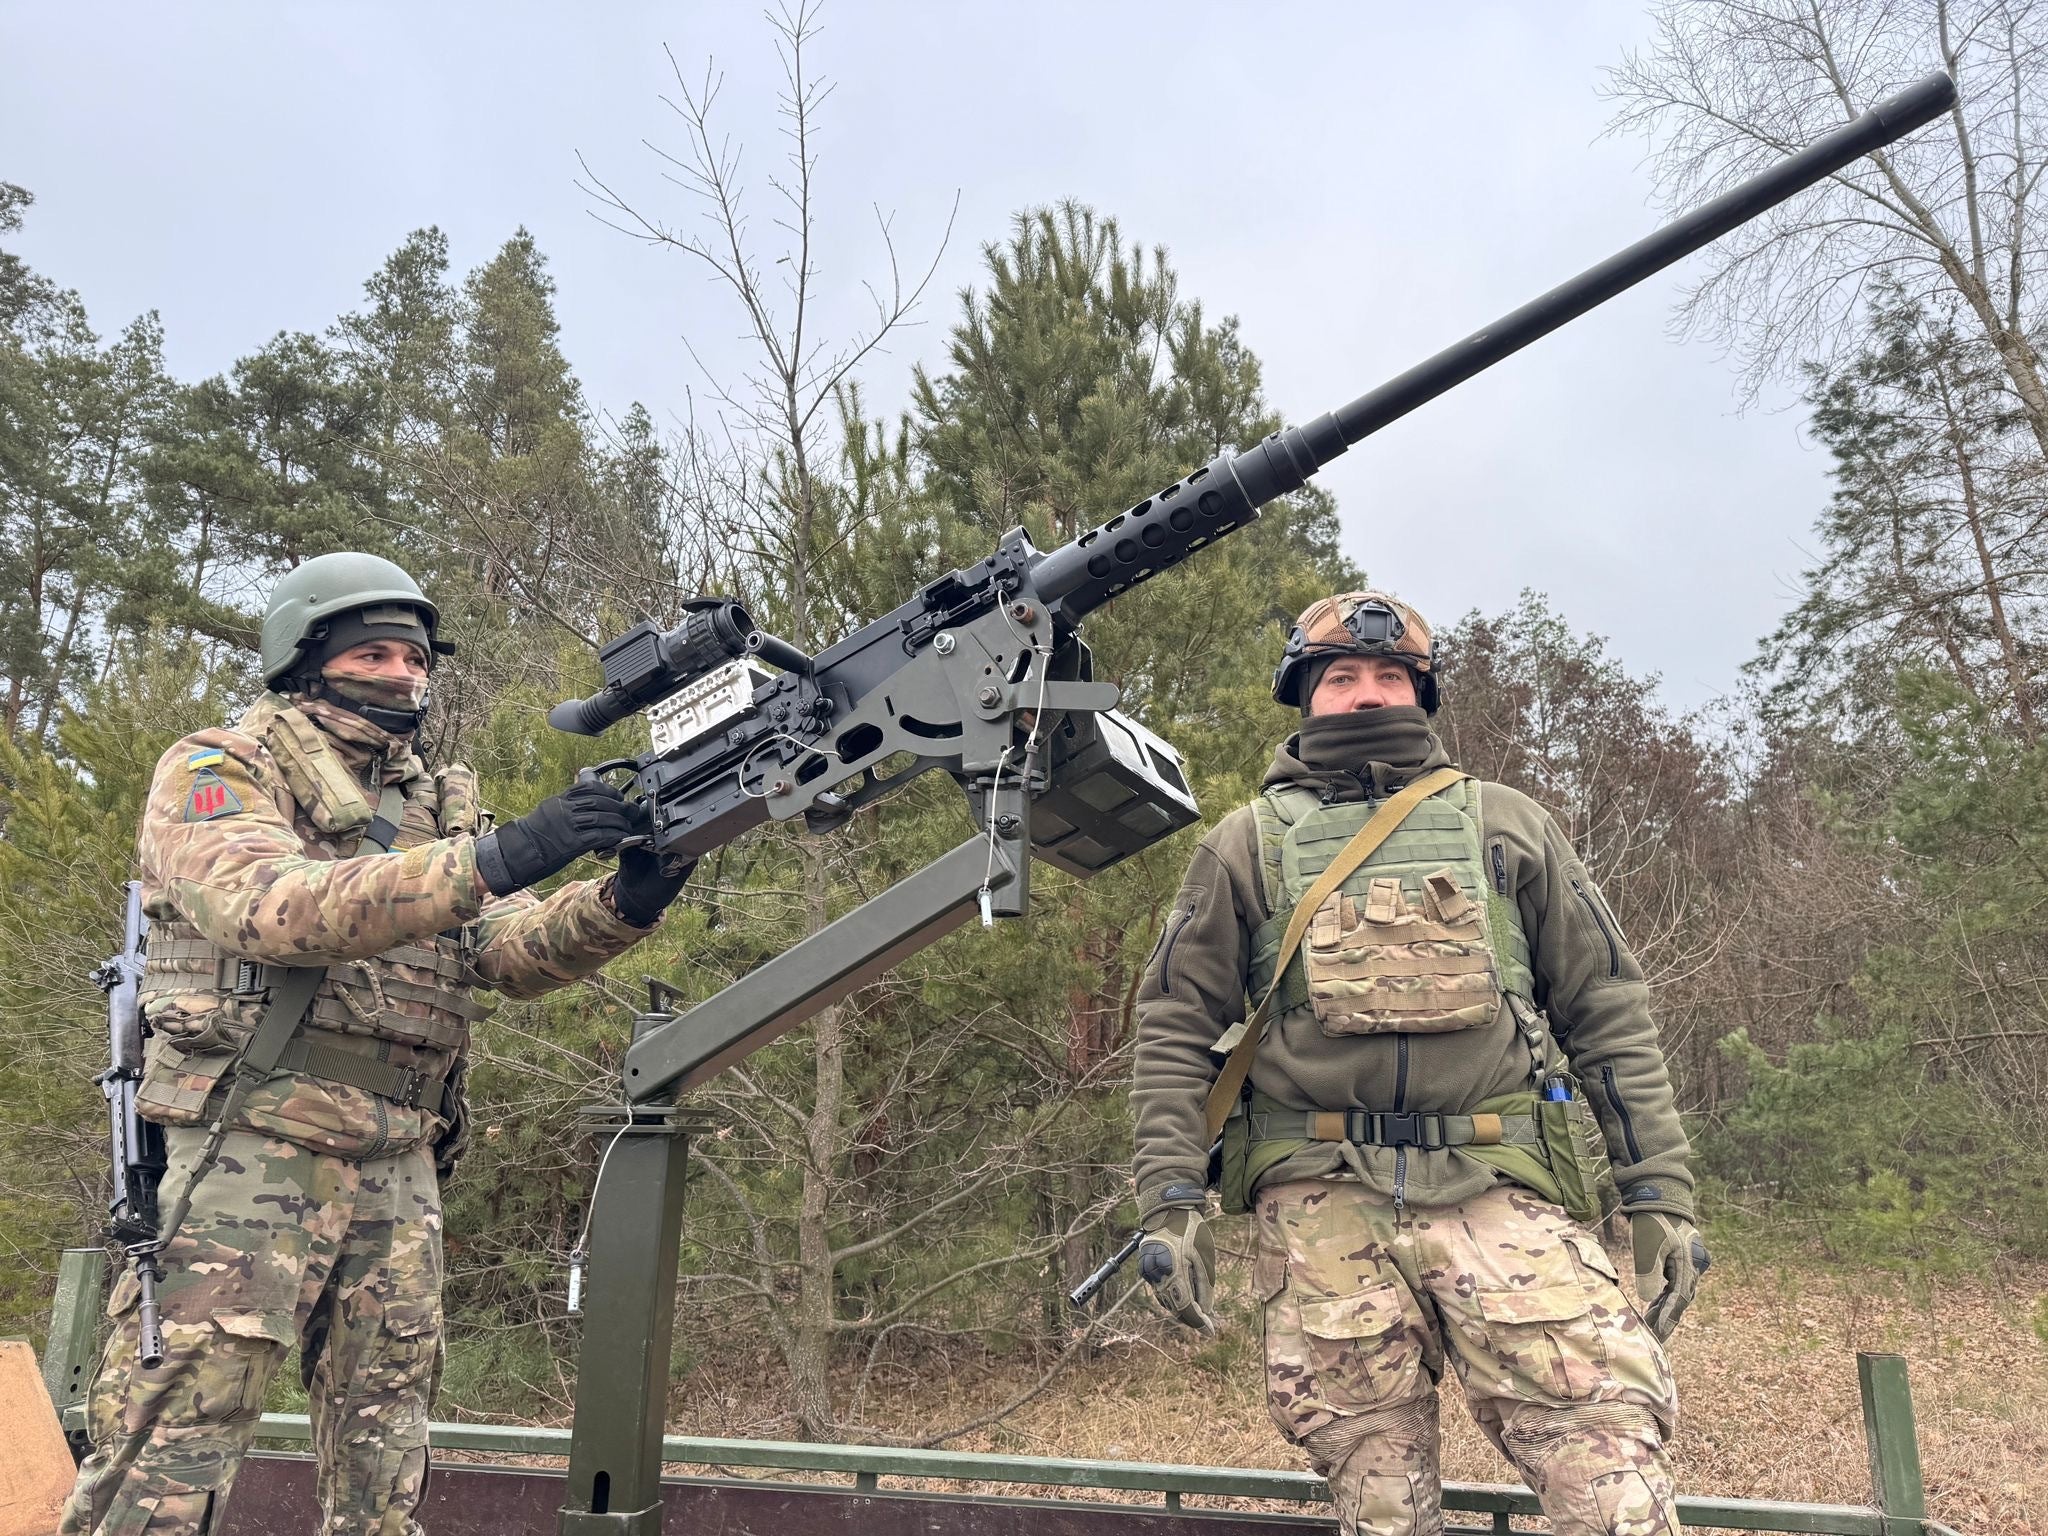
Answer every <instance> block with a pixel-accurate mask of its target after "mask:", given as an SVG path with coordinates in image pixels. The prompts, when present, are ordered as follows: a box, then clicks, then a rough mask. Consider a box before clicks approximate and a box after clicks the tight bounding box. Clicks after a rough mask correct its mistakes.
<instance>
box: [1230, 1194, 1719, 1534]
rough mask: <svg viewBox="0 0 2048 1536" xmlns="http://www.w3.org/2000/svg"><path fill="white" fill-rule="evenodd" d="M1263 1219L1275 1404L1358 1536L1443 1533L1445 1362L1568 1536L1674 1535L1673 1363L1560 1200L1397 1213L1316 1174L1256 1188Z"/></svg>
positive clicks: (1263, 1278) (1261, 1282)
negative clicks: (1440, 1390) (1441, 1386)
mask: <svg viewBox="0 0 2048 1536" xmlns="http://www.w3.org/2000/svg"><path fill="white" fill-rule="evenodd" d="M1254 1219H1255V1221H1256V1224H1257V1237H1258V1253H1257V1259H1256V1262H1255V1265H1254V1270H1253V1281H1254V1285H1255V1287H1256V1289H1257V1293H1258V1295H1259V1297H1260V1299H1261V1300H1262V1302H1263V1303H1264V1306H1265V1324H1266V1390H1267V1400H1268V1405H1269V1407H1270V1408H1271V1410H1272V1414H1273V1420H1274V1422H1275V1423H1276V1424H1278V1425H1279V1426H1280V1431H1281V1433H1282V1434H1284V1435H1286V1436H1287V1438H1288V1439H1289V1440H1291V1441H1293V1442H1295V1443H1296V1444H1298V1445H1300V1446H1302V1447H1303V1448H1304V1449H1306V1450H1307V1451H1308V1453H1309V1458H1310V1460H1311V1461H1312V1462H1313V1463H1314V1465H1315V1467H1316V1470H1317V1471H1318V1472H1321V1473H1322V1474H1323V1475H1324V1476H1325V1477H1327V1478H1328V1479H1329V1482H1330V1492H1331V1495H1332V1497H1333V1498H1334V1499H1335V1501H1336V1505H1337V1511H1338V1515H1339V1517H1340V1519H1341V1521H1342V1528H1343V1531H1344V1533H1345V1536H1367V1533H1370V1536H1411V1533H1412V1536H1434V1533H1436V1532H1439V1531H1441V1530H1442V1528H1443V1511H1442V1490H1441V1486H1440V1480H1439V1471H1438V1440H1437V1392H1436V1388H1437V1382H1438V1381H1439V1380H1440V1379H1441V1377H1442V1375H1443V1368H1444V1358H1445V1355H1446V1353H1447V1352H1448V1354H1449V1357H1450V1361H1451V1366H1452V1368H1453V1369H1454V1370H1455V1371H1456V1372H1457V1375H1458V1380H1459V1383H1460V1384H1461V1385H1462V1386H1463V1387H1464V1389H1465V1397H1466V1401H1467V1403H1468V1404H1469V1406H1470V1408H1471V1411H1472V1417H1473V1418H1474V1419H1475V1420H1477V1421H1478V1424H1479V1427H1480V1428H1481V1429H1482V1430H1484V1431H1485V1432H1486V1435H1487V1437H1488V1438H1489V1439H1491V1440H1492V1441H1493V1443H1494V1444H1495V1445H1496V1446H1498V1447H1499V1448H1500V1449H1501V1451H1502V1452H1503V1453H1504V1454H1505V1455H1506V1456H1507V1458H1508V1459H1509V1460H1510V1461H1512V1462H1513V1463H1514V1464H1515V1466H1516V1468H1517V1469H1518V1470H1519V1471H1520V1472H1521V1474H1522V1476H1523V1477H1524V1478H1525V1479H1527V1481H1528V1484H1529V1486H1530V1487H1531V1488H1533V1489H1534V1490H1535V1491H1536V1494H1537V1497H1538V1498H1539V1499H1541V1501H1542V1503H1543V1509H1544V1513H1545V1514H1547V1515H1548V1516H1549V1517H1550V1521H1551V1525H1552V1528H1553V1529H1554V1530H1555V1531H1556V1532H1558V1536H1595V1533H1598V1536H1679V1527H1678V1514H1677V1505H1676V1495H1675V1493H1674V1491H1673V1488H1672V1483H1671V1475H1670V1472H1669V1471H1668V1469H1667V1468H1666V1465H1665V1459H1664V1440H1665V1437H1667V1436H1668V1435H1669V1434H1670V1433H1671V1432H1672V1429H1673V1427H1674V1425H1675V1422H1676V1416H1677V1410H1678V1399H1677V1390H1676V1387H1675V1386H1674V1384H1673V1382H1672V1378H1671V1369H1670V1366H1669V1365H1668V1364H1667V1363H1666V1361H1665V1358H1664V1351H1663V1349H1662V1347H1661V1346H1660V1345H1659V1344H1658V1342H1657V1340H1656V1338H1655V1337H1654V1336H1653V1335H1652V1334H1651V1333H1650V1331H1649V1329H1648V1328H1646V1327H1645V1326H1644V1325H1643V1322H1642V1320H1641V1318H1640V1317H1639V1316H1638V1315H1637V1313H1636V1311H1635V1308H1634V1307H1633V1306H1631V1305H1630V1303H1629V1301H1628V1298H1627V1297H1626V1296H1624V1295H1623V1294H1622V1291H1621V1287H1620V1285H1619V1283H1618V1277H1617V1276H1616V1273H1615V1269H1614V1265H1613V1263H1612V1261H1611V1260H1609V1258H1608V1257H1607V1254H1606V1251H1605V1250H1604V1249H1602V1248H1601V1246H1600V1243H1599V1241H1598V1240H1597V1239H1596V1238H1595V1237H1594V1236H1593V1234H1592V1233H1591V1232H1589V1231H1587V1230H1586V1228H1584V1227H1582V1226H1580V1225H1579V1224H1578V1223H1577V1222H1574V1221H1573V1220H1571V1218H1570V1217H1568V1216H1566V1215H1565V1214H1564V1212H1563V1211H1562V1210H1560V1209H1559V1208H1558V1207H1557V1206H1555V1205H1552V1204H1551V1203H1550V1202H1548V1201H1546V1200H1542V1199H1539V1198H1538V1197H1537V1196H1535V1195H1533V1194H1531V1193H1529V1192H1528V1191H1527V1190H1525V1189H1522V1188H1520V1187H1518V1186H1516V1185H1512V1184H1496V1185H1495V1186H1493V1187H1492V1188H1491V1189H1489V1190H1487V1191H1486V1192H1485V1193H1484V1194H1482V1195H1479V1196H1478V1197H1476V1198H1474V1199H1472V1200H1468V1201H1466V1202H1465V1203H1464V1204H1462V1205H1454V1206H1438V1207H1428V1208H1417V1207H1413V1206H1411V1207H1409V1208H1407V1209H1406V1210H1402V1211H1396V1210H1395V1208H1394V1206H1393V1204H1392V1202H1390V1201H1389V1200H1387V1199H1386V1198H1385V1197H1383V1196H1381V1195H1378V1194H1375V1193H1373V1192H1372V1191H1371V1190H1369V1189H1366V1188H1365V1187H1364V1186H1363V1185H1360V1184H1355V1183H1352V1182H1349V1181H1347V1180H1339V1179H1304V1180H1300V1181H1297V1182H1294V1183H1288V1184H1278V1185H1268V1186H1266V1187H1264V1188H1262V1189H1261V1190H1260V1191H1259V1192H1258V1196H1257V1203H1256V1215H1255V1218H1254Z"/></svg>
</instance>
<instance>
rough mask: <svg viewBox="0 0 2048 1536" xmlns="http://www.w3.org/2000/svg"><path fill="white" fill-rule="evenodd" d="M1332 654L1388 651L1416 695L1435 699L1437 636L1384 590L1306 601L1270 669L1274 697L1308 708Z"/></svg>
mask: <svg viewBox="0 0 2048 1536" xmlns="http://www.w3.org/2000/svg"><path fill="white" fill-rule="evenodd" d="M1336 656H1389V657H1392V658H1393V659H1394V660H1395V661H1398V662H1400V663H1401V665H1402V666H1404V667H1406V668H1407V669H1408V670H1409V671H1410V672H1413V673H1414V674H1415V698H1416V702H1417V703H1419V704H1421V706H1422V707H1423V709H1425V710H1426V711H1428V712H1429V713H1430V714H1432V715H1433V714H1435V713H1436V708H1437V704H1438V702H1439V696H1438V689H1437V682H1436V669H1437V648H1436V640H1435V638H1434V637H1433V636H1432V635H1431V634H1430V632H1429V624H1428V623H1427V621H1425V620H1424V619H1423V617H1422V615H1421V614H1419V613H1417V612H1416V611H1415V610H1414V609H1413V608H1411V607H1409V606H1408V605H1407V604H1406V603H1404V602H1402V601H1401V600H1400V599H1399V598H1397V597H1393V596H1390V595H1389V594H1387V593H1385V592H1340V593H1339V594H1338V595H1337V596H1335V597H1326V598H1323V599H1321V600H1320V601H1317V602H1314V603H1311V604H1309V606H1308V607H1307V608H1305V609H1303V610H1302V614H1301V617H1300V618H1298V619H1296V620H1295V621H1294V628H1293V629H1292V630H1291V631H1290V632H1289V633H1288V636H1287V649H1286V650H1285V651H1283V652H1281V655H1280V665H1279V667H1278V668H1277V669H1275V671H1274V673H1273V697H1274V698H1275V699H1277V700H1279V702H1280V703H1282V704H1292V705H1294V706H1295V707H1296V708H1298V709H1300V710H1301V712H1302V713H1303V714H1307V713H1308V699H1309V695H1310V694H1312V693H1313V692H1315V680H1316V679H1317V678H1318V677H1320V676H1321V675H1322V670H1323V664H1324V663H1325V662H1327V661H1329V660H1330V659H1331V658H1332V657H1336Z"/></svg>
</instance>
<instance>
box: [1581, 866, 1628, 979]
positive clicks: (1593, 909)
mask: <svg viewBox="0 0 2048 1536" xmlns="http://www.w3.org/2000/svg"><path fill="white" fill-rule="evenodd" d="M1572 889H1573V890H1574V891H1576V892H1577V893H1578V897H1579V900H1581V901H1583V902H1584V903H1585V904H1586V910H1587V911H1588V912H1590V913H1592V914H1593V926H1594V927H1595V928H1598V929H1599V930H1600V937H1601V938H1603V939H1605V940H1606V941H1607V979H1608V980H1609V981H1612V980H1614V979H1615V977H1617V976H1619V975H1620V974H1621V946H1620V945H1619V944H1616V943H1615V942H1614V933H1613V931H1612V930H1611V929H1610V928H1608V926H1607V919H1606V918H1604V917H1602V916H1601V915H1600V903H1599V902H1597V901H1595V900H1594V899H1593V897H1592V895H1591V893H1590V892H1588V891H1587V889H1586V888H1585V887H1584V886H1583V885H1581V884H1579V882H1578V879H1577V877H1576V876H1574V877H1573V879H1572Z"/></svg>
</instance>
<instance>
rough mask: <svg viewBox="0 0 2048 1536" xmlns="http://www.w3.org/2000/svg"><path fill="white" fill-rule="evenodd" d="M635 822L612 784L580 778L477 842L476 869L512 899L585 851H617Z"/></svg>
mask: <svg viewBox="0 0 2048 1536" xmlns="http://www.w3.org/2000/svg"><path fill="white" fill-rule="evenodd" d="M633 819H634V813H633V807H632V806H631V805H629V804H628V803H627V801H626V797H625V796H624V795H622V794H620V793H619V792H618V791H617V790H616V789H614V788H612V786H611V785H609V784H607V783H605V782H604V781H603V780H602V779H585V780H581V781H579V782H577V783H575V784H571V785H570V786H569V787H568V788H567V789H565V790H563V791H562V792H561V793H560V794H559V795H556V796H555V797H554V798H552V799H549V800H543V801H541V803H540V804H539V805H537V806H535V807H534V808H533V810H532V811H531V812H529V813H528V814H527V815H524V816H522V817H520V818H519V819H518V820H517V821H511V822H507V823H506V824H505V825H504V826H502V827H499V828H498V829H497V830H496V831H493V832H487V833H485V834H484V835H483V836H482V837H480V838H478V839H477V844H476V871H477V873H478V874H479V875H481V876H483V881H484V884H485V885H487V886H489V887H490V891H491V894H492V895H493V896H509V895H511V894H512V893H513V892H514V891H523V890H525V889H526V887H528V886H529V885H532V884H534V883H535V882H536V881H540V880H545V879H547V877H548V876H549V875H552V874H556V873H558V872H560V871H561V870H565V869H567V868H568V867H569V866H570V865H571V864H573V863H575V862H576V861H577V860H578V859H580V858H582V857H583V855H584V854H586V853H598V852H600V851H602V850H604V849H607V848H616V847H618V845H619V840H620V839H621V838H623V837H625V836H626V835H627V834H628V833H630V832H631V831H632V830H633Z"/></svg>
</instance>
